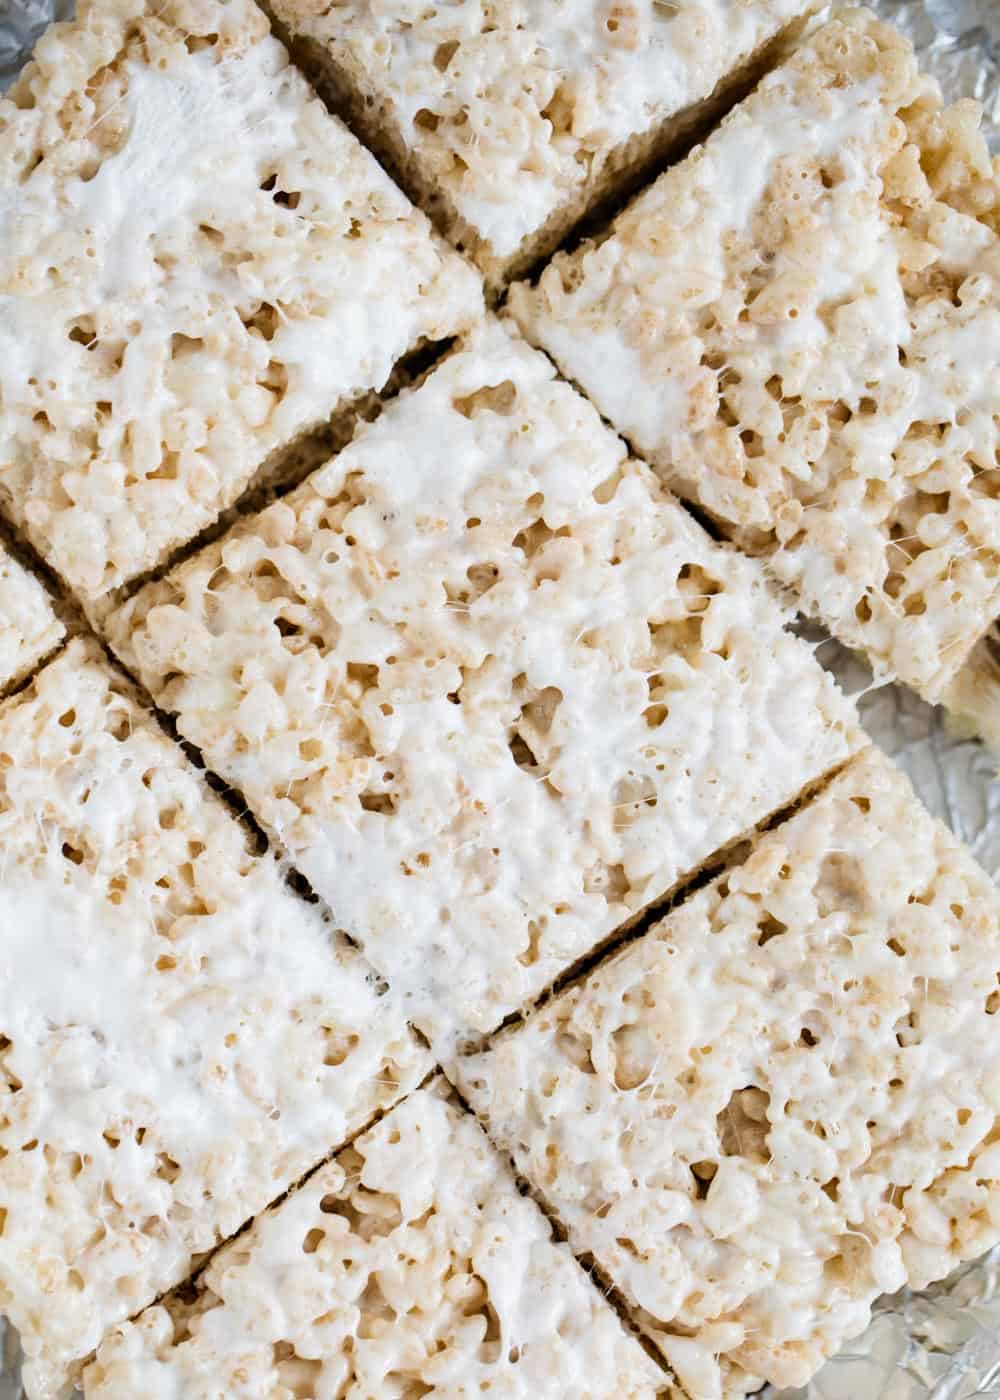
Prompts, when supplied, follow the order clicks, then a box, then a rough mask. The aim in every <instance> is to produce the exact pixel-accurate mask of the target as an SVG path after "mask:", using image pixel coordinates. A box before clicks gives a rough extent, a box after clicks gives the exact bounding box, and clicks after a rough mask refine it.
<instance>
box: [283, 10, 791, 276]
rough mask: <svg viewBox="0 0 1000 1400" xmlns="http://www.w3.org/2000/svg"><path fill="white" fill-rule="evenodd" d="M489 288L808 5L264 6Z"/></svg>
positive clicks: (695, 117)
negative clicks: (474, 263)
mask: <svg viewBox="0 0 1000 1400" xmlns="http://www.w3.org/2000/svg"><path fill="white" fill-rule="evenodd" d="M268 8H269V9H270V10H271V11H272V12H273V14H274V15H275V17H276V18H277V19H278V21H279V23H280V25H281V26H282V27H283V29H284V30H285V31H286V32H288V33H289V34H290V36H291V39H292V42H293V46H294V52H295V55H296V58H297V59H299V60H300V61H301V62H302V63H303V65H304V67H305V68H306V71H307V72H308V73H309V74H310V76H311V77H312V78H313V79H314V81H315V82H316V84H317V86H318V88H319V89H320V91H321V92H324V93H325V94H326V95H327V96H328V97H329V98H330V99H331V101H332V103H333V104H334V105H335V106H336V107H337V108H338V109H339V110H342V111H346V112H347V113H348V116H349V120H350V121H351V122H352V124H353V125H354V127H355V130H358V131H360V132H361V134H362V138H363V139H364V140H365V141H366V142H367V143H368V144H369V145H370V146H371V147H372V149H373V150H374V151H376V152H377V153H378V154H379V155H381V156H383V158H384V159H385V160H386V162H387V164H388V166H389V168H390V169H392V170H395V171H397V172H398V173H399V177H400V179H401V181H402V182H403V185H404V187H405V188H407V189H408V190H410V192H411V193H412V194H413V197H414V198H415V199H416V200H417V202H418V203H419V204H421V206H422V207H423V208H425V209H427V210H429V211H434V213H435V214H436V216H437V218H438V221H439V223H440V224H441V225H442V226H443V227H444V228H445V230H446V231H447V233H448V235H449V237H451V238H452V239H453V240H455V241H456V242H457V243H458V244H459V245H460V246H461V247H464V248H466V249H467V250H468V251H469V252H470V253H471V254H472V255H473V256H474V257H475V259H476V261H477V263H478V264H479V266H480V267H481V268H482V269H483V271H484V272H485V273H486V275H487V278H488V280H489V282H490V284H491V285H492V286H493V287H494V288H496V287H498V286H499V285H501V284H502V282H503V281H504V280H505V278H507V277H509V276H510V275H512V274H513V273H517V272H520V271H523V270H524V269H525V268H526V267H527V266H528V265H530V263H531V262H533V261H534V260H536V259H537V258H539V257H540V256H542V255H543V254H545V253H548V252H550V251H551V250H552V249H553V248H554V247H555V246H556V244H557V243H559V242H560V241H561V239H562V238H563V237H564V236H565V235H566V233H567V232H568V231H569V229H570V228H571V227H572V225H573V224H574V223H576V222H577V221H578V220H579V219H580V218H581V217H582V215H583V214H585V213H586V212H587V211H588V210H589V209H590V208H592V206H593V205H594V204H595V202H597V201H599V200H600V199H601V198H604V197H606V196H607V195H608V194H609V193H610V192H611V191H612V190H613V189H614V188H615V187H616V186H620V184H621V182H622V181H625V182H626V183H628V182H633V181H635V180H636V179H637V178H638V177H639V173H640V172H641V171H643V170H648V169H649V168H650V167H651V166H653V165H654V164H655V163H656V161H657V160H662V159H664V158H665V157H666V156H667V155H668V153H669V151H670V149H671V147H673V146H676V145H677V144H678V143H679V141H680V140H681V139H682V138H683V137H684V136H685V135H687V134H689V133H690V132H691V131H693V130H694V129H696V128H697V127H699V126H701V125H703V124H705V123H706V122H707V121H708V120H709V119H710V117H711V116H712V115H713V114H717V113H718V112H719V111H721V110H723V109H724V106H725V104H726V101H727V99H728V100H730V101H731V100H732V95H734V94H735V92H736V91H739V90H740V89H745V87H746V86H747V85H749V83H750V81H751V80H752V79H753V78H754V77H756V76H758V75H759V74H760V72H762V71H763V69H764V68H765V66H766V64H767V61H768V59H769V57H770V55H771V53H772V52H773V51H774V50H775V49H776V48H777V43H776V42H775V41H776V39H777V37H778V36H780V35H782V33H783V31H785V30H786V28H787V27H788V26H790V25H792V24H793V22H795V21H797V20H798V19H799V17H801V16H802V15H804V14H805V13H806V12H807V11H809V10H810V9H813V8H815V4H814V3H813V0H702V3H698V4H693V5H677V4H672V3H664V2H663V0H499V3H497V0H440V3H435V4H433V5H422V4H421V5H416V4H414V3H413V0H346V3H345V0H338V3H336V4H332V5H331V4H330V3H329V0H268Z"/></svg>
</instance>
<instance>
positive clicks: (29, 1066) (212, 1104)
mask: <svg viewBox="0 0 1000 1400" xmlns="http://www.w3.org/2000/svg"><path fill="white" fill-rule="evenodd" d="M0 966H2V972H3V975H2V977H0V1004H2V1005H0V1311H2V1312H3V1313H4V1314H5V1315H6V1316H7V1317H8V1318H10V1320H11V1321H12V1322H13V1323H14V1325H15V1326H16V1327H17V1329H18V1331H19V1332H20V1336H21V1342H22V1344H23V1347H24V1350H25V1353H26V1365H25V1382H26V1386H27V1390H28V1394H29V1396H30V1397H31V1400H53V1397H55V1396H56V1395H57V1394H60V1393H61V1386H62V1385H63V1384H64V1383H65V1382H66V1381H67V1379H68V1377H69V1376H70V1374H71V1373H72V1371H73V1368H74V1366H75V1364H77V1363H79V1362H80V1361H81V1360H82V1359H83V1358H85V1357H86V1356H87V1355H88V1353H89V1352H90V1351H91V1350H92V1349H93V1348H94V1347H96V1346H97V1344H98V1342H99V1341H100V1340H101V1338H102V1336H103V1335H104V1333H105V1331H106V1330H107V1329H108V1327H110V1326H111V1325H112V1324H114V1323H117V1322H120V1321H122V1320H123V1319H125V1318H127V1317H129V1316H130V1315H131V1314H132V1313H134V1312H136V1311H137V1310H138V1309H140V1308H142V1307H144V1306H146V1305H147V1304H148V1303H150V1302H152V1300H153V1299H154V1298H156V1297H157V1295H158V1294H159V1293H160V1292H162V1291H163V1290H164V1289H165V1288H168V1287H171V1286H172V1285H174V1284H176V1283H178V1282H180V1281H181V1280H182V1279H184V1278H186V1277H187V1275H188V1274H189V1273H190V1272H191V1270H192V1269H193V1267H194V1265H195V1263H196V1261H197V1256H198V1255H199V1254H200V1253H202V1252H203V1251H205V1250H208V1249H211V1248H213V1247H214V1246H215V1245H216V1244H218V1243H219V1241H220V1240H222V1239H224V1238H226V1237H227V1236H228V1235H231V1234H232V1233H233V1231H234V1230H236V1229H237V1228H238V1227H239V1226H240V1225H241V1224H242V1223H243V1222H244V1221H245V1220H247V1219H248V1218H249V1217H251V1216H253V1215H254V1214H256V1213H257V1212H258V1211H260V1210H261V1209H262V1208H263V1207H264V1206H265V1205H267V1203H268V1202H270V1201H272V1200H273V1199H274V1198H275V1197H276V1196H277V1195H278V1194H279V1193H280V1192H281V1191H283V1190H284V1189H285V1188H286V1187H287V1186H289V1185H290V1184H291V1183H292V1182H293V1181H295V1180H296V1179H297V1178H298V1177H300V1176H301V1175H302V1173H303V1172H304V1171H306V1170H307V1169H308V1168H310V1167H312V1166H314V1165H315V1163H316V1162H317V1161H319V1160H321V1159H322V1157H323V1156H324V1155H325V1154H326V1153H327V1152H328V1151H329V1150H330V1148H331V1147H332V1146H334V1145H336V1144H337V1143H338V1142H342V1141H343V1140H344V1139H345V1138H346V1137H347V1136H348V1135H349V1134H350V1133H351V1132H354V1131H357V1130H358V1129H359V1128H361V1127H363V1126H364V1125H365V1123H366V1122H367V1121H368V1120H369V1119H370V1118H371V1116H372V1115H373V1114H374V1113H375V1112H376V1111H377V1110H379V1109H380V1108H383V1107H385V1106H388V1105H390V1104H391V1103H393V1102H394V1101H395V1099H396V1098H397V1097H398V1096H399V1095H400V1094H401V1093H404V1092H406V1091H407V1090H408V1089H410V1088H411V1087H413V1085H414V1084H415V1083H416V1082H417V1081H418V1080H419V1078H420V1077H421V1075H422V1074H424V1073H426V1071H427V1069H428V1067H429V1063H428V1057H427V1055H426V1053H425V1052H424V1051H423V1050H421V1049H420V1048H419V1047H418V1046H417V1044H416V1042H415V1041H414V1039H413V1037H412V1036H411V1035H410V1033H409V1031H408V1030H407V1027H406V1024H405V1020H404V1018H403V1016H402V1014H401V1012H400V1009H399V1006H398V1004H397V1003H396V1002H395V1001H393V1000H392V999H391V998H390V997H389V996H388V995H385V994H383V992H382V990H381V989H380V987H379V985H378V984H377V983H376V981H375V979H374V978H373V976H372V974H371V973H370V972H369V971H368V969H367V967H366V965H365V964H364V963H363V961H362V959H361V958H360V956H359V955H358V954H357V953H356V952H355V951H354V950H353V949H351V948H349V947H348V946H347V945H346V944H345V942H344V941H342V940H341V939H340V937H339V936H338V935H336V934H334V933H333V932H332V931H331V929H330V928H329V927H328V926H327V925H326V924H325V923H324V922H323V920H322V919H321V918H320V917H319V915H318V914H317V913H316V912H315V910H314V908H313V907H311V906H310V905H308V904H307V903H305V902H304V901H303V900H300V899H298V898H297V897H296V896H294V895H293V894H291V892H290V891H289V890H288V889H287V887H286V886H285V884H284V882H283V880H282V878H281V876H280V874H279V872H278V869H277V867H276V866H275V864H274V863H273V861H271V860H270V859H258V858H256V857H254V856H252V855H251V854H250V853H249V852H248V850H247V847H246V840H245V833H244V832H243V831H242V829H241V828H240V826H239V825H238V824H237V823H236V822H235V821H234V820H233V818H232V817H231V816H230V815H229V813H228V812H227V811H226V810H225V808H224V807H223V806H222V804H221V803H220V802H219V800H218V799H217V798H215V797H214V796H213V795H212V794H211V793H210V792H209V790H208V789H207V788H206V786H205V784H204V783H203V781H202V780H201V779H200V778H199V777H198V775H197V774H196V773H195V772H194V770H193V769H191V768H190V767H189V765H188V764H187V762H186V760H185V759H184V757H183V754H182V753H181V751H180V750H179V749H178V747H177V746H176V744H174V743H173V742H172V741H171V740H169V739H168V738H167V737H166V736H165V735H164V734H163V733H162V732H161V731H160V729H159V727H158V726H157V724H156V723H155V721H154V720H153V719H152V717H151V716H148V715H146V714H144V713H143V712H142V711H141V710H140V709H139V707H138V706H137V705H136V704H135V703H134V702H133V700H132V699H131V698H130V696H129V694H128V693H127V690H126V689H124V688H123V686H122V684H121V683H120V682H119V681H118V680H117V678H116V677H115V676H114V675H113V674H112V673H111V672H110V670H109V669H108V667H107V665H106V663H105V662H104V660H103V658H102V657H101V656H100V653H99V651H98V649H97V648H96V646H92V645H88V644H87V643H84V642H83V641H76V642H73V643H71V644H70V646H69V648H68V649H67V650H66V651H64V652H63V653H62V654H61V655H60V656H59V657H58V658H57V659H56V660H55V661H54V662H52V663H51V664H50V665H49V666H47V667H45V668H44V669H43V670H42V671H41V673H40V674H39V675H38V677H37V678H36V679H35V681H34V684H33V685H32V687H31V688H29V689H28V690H27V691H26V692H24V694H23V695H22V696H20V697H18V698H17V699H16V700H12V701H8V702H7V704H6V705H5V706H4V707H3V708H2V709H0Z"/></svg>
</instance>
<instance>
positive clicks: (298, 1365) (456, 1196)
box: [85, 1088, 666, 1400]
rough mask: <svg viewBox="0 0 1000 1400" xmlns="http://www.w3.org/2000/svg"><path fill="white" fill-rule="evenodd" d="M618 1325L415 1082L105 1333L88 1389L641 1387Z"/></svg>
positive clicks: (477, 1134) (627, 1398) (462, 1392)
mask: <svg viewBox="0 0 1000 1400" xmlns="http://www.w3.org/2000/svg"><path fill="white" fill-rule="evenodd" d="M661 1387H662V1388H663V1389H664V1390H665V1387H666V1377H665V1376H664V1375H663V1374H662V1372H660V1371H659V1368H658V1367H657V1366H655V1365H654V1364H653V1362H651V1361H650V1360H649V1358H648V1357H647V1356H646V1355H645V1354H644V1352H643V1351H642V1349H641V1347H640V1346H639V1345H638V1343H637V1342H636V1341H635V1340H634V1339H633V1338H631V1337H630V1336H629V1335H628V1333H627V1332H626V1331H625V1330H624V1328H623V1326H622V1324H621V1323H620V1322H619V1320H618V1318H617V1316H616V1315H615V1313H614V1312H613V1311H612V1310H611V1308H610V1307H609V1306H608V1304H607V1303H605V1302H604V1300H603V1299H602V1298H601V1296H600V1294H599V1293H598V1291H597V1289H596V1288H595V1287H594V1286H593V1284H592V1283H591V1282H590V1281H589V1280H588V1279H587V1278H586V1276H585V1275H584V1273H583V1271H582V1269H581V1268H580V1267H579V1265H578V1264H577V1263H576V1261H575V1260H574V1259H573V1257H572V1255H571V1254H570V1252H569V1250H568V1248H567V1246H566V1245H564V1244H556V1243H554V1242H553V1240H552V1238H551V1232H550V1227H549V1225H548V1224H547V1222H546V1221H545V1219H544V1217H543V1216H542V1214H541V1212H540V1211H539V1210H538V1207H537V1206H536V1205H535V1204H534V1203H533V1202H532V1201H530V1200H528V1199H526V1198H524V1197H522V1196H520V1195H519V1194H518V1191H517V1188H516V1185H515V1183H514V1179H513V1177H512V1175H511V1174H510V1171H509V1169H508V1167H507V1165H506V1163H505V1162H503V1161H502V1160H501V1158H500V1157H499V1156H498V1154H497V1153H496V1152H495V1151H494V1150H493V1148H492V1147H490V1145H489V1143H488V1142H487V1141H486V1138H485V1137H484V1135H483V1133H482V1131H481V1130H480V1128H479V1127H478V1126H477V1125H476V1123H475V1120H474V1119H472V1118H470V1117H469V1116H468V1115H467V1114H465V1113H463V1112H462V1111H461V1110H459V1109H457V1108H455V1107H454V1106H453V1105H451V1104H450V1103H448V1102H446V1101H444V1099H443V1096H442V1095H441V1093H440V1092H439V1091H438V1090H437V1088H432V1089H430V1090H422V1091H420V1092H418V1093H416V1094H414V1095H413V1096H412V1097H411V1098H409V1099H407V1100H406V1101H405V1103H402V1104H400V1105H399V1106H398V1107H397V1108H395V1109H394V1110H393V1111H392V1113H390V1114H389V1115H388V1116H387V1117H386V1118H384V1119H383V1120H382V1121H381V1122H380V1123H379V1124H378V1125H377V1126H376V1127H375V1128H373V1129H372V1130H371V1131H370V1132H368V1133H366V1134H365V1135H364V1136H363V1137H361V1138H359V1139H358V1141H357V1142H355V1143H354V1144H353V1145H352V1146H351V1147H349V1148H347V1149H346V1150H345V1151H343V1152H342V1153H341V1154H340V1155H339V1156H338V1157H337V1158H336V1160H335V1161H333V1162H332V1163H331V1164H330V1165H329V1166H326V1167H324V1168H323V1169H322V1170H321V1171H319V1172H317V1173H316V1175H315V1176H314V1177H312V1178H311V1180H310V1181H309V1182H308V1183H307V1184H306V1185H304V1186H303V1187H302V1188H301V1189H300V1190H298V1191H296V1192H294V1193H293V1194H292V1195H291V1196H290V1197H289V1198H288V1199H287V1200H286V1201H284V1202H283V1203H282V1204H281V1205H280V1206H279V1207H278V1208H277V1209H276V1210H273V1211H270V1212H268V1213H267V1214H266V1215H264V1216H262V1217H261V1218H260V1219H259V1220H258V1221H256V1223H255V1224H254V1226H253V1228H252V1229H251V1230H250V1231H249V1232H248V1233H247V1234H246V1235H243V1236H241V1237H240V1239H239V1240H237V1241H235V1242H234V1243H233V1244H231V1245H229V1246H227V1247H226V1248H225V1249H223V1250H221V1251H220V1253H219V1254H218V1255H216V1257H215V1258H214V1259H213V1260H212V1262H211V1264H210V1265H209V1267H208V1269H207V1270H206V1272H205V1273H204V1274H203V1275H202V1276H201V1277H200V1278H199V1280H198V1283H197V1285H196V1289H195V1291H194V1293H193V1295H189V1296H187V1297H185V1298H178V1297H169V1298H167V1299H166V1300H165V1301H164V1303H163V1304H162V1305H160V1306H157V1307H154V1308H151V1309H150V1310H149V1311H148V1312H146V1313H144V1314H143V1315H142V1316H141V1317H140V1318H138V1319H137V1320H136V1321H135V1322H132V1323H128V1324H127V1325H126V1326H124V1327H122V1328H120V1329H119V1330H117V1331H116V1332H114V1333H112V1335H111V1336H110V1337H109V1338H108V1340H107V1341H106V1342H105V1344H104V1345H103V1346H102V1347H101V1349H100V1351H99V1352H98V1355H97V1359H96V1361H95V1362H94V1363H93V1364H92V1365H91V1366H90V1367H89V1368H88V1370H87V1371H86V1373H85V1392H86V1396H87V1400H216V1397H218V1396H226V1397H229V1398H230V1400H238V1398H239V1400H244V1397H245V1400H251V1398H252V1400H258V1398H259V1397H262V1396H265V1395H266V1396H275V1397H278V1396H296V1395H301V1396H307V1395H308V1396H330V1397H333V1396H340V1395H343V1396H358V1397H361V1396H364V1397H372V1400H408V1398H409V1397H416V1396H420V1395H426V1394H431V1393H432V1394H434V1395H448V1396H456V1397H458V1396H473V1395H480V1394H485V1392H486V1391H487V1390H488V1391H489V1392H490V1394H491V1395H493V1394H495V1395H500V1396H503V1397H505V1400H519V1397H523V1398H524V1400H536V1397H539V1396H552V1397H555V1396H573V1397H574V1400H653V1397H654V1396H656V1395H657V1394H658V1393H661Z"/></svg>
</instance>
